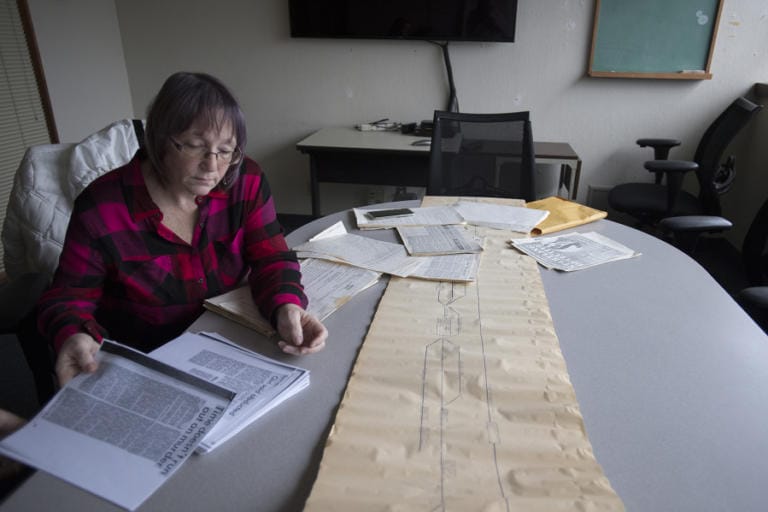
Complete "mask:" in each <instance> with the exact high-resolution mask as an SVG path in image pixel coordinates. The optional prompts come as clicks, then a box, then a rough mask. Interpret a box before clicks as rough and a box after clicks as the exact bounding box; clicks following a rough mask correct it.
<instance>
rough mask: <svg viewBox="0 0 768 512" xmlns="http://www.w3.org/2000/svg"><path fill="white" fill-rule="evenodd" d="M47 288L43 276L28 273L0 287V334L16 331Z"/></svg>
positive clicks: (46, 282)
mask: <svg viewBox="0 0 768 512" xmlns="http://www.w3.org/2000/svg"><path fill="white" fill-rule="evenodd" d="M47 286H48V278H47V276H46V275H45V274H41V273H29V274H23V275H21V276H19V277H18V278H16V279H14V280H12V281H8V282H6V283H3V284H2V285H0V333H4V334H7V333H12V332H15V331H16V327H17V326H18V324H19V322H21V320H22V319H23V318H24V317H25V316H26V315H27V314H28V313H29V312H30V311H32V308H34V306H35V303H36V302H37V299H38V298H39V297H40V295H41V294H42V293H43V291H45V288H46V287H47Z"/></svg>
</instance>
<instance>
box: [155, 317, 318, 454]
mask: <svg viewBox="0 0 768 512" xmlns="http://www.w3.org/2000/svg"><path fill="white" fill-rule="evenodd" d="M150 355H151V356H152V357H153V358H155V359H157V360H158V361H163V362H165V363H167V364H169V365H173V366H175V367H176V368H179V369H180V370H183V371H185V372H187V373H189V374H191V375H195V376H197V377H200V378H203V379H205V380H207V381H210V382H211V383H214V384H216V385H218V386H222V387H224V388H227V389H229V390H231V391H234V392H236V393H237V395H236V396H235V398H234V400H232V404H231V405H230V406H229V408H228V409H227V410H226V411H225V413H224V417H222V418H221V420H220V421H219V422H218V423H217V424H216V426H215V427H214V428H213V429H212V430H211V431H210V432H208V434H207V435H206V436H205V437H204V438H203V440H202V441H201V442H200V444H199V446H198V447H197V451H198V452H201V453H207V452H210V451H211V450H213V449H214V448H216V447H217V446H220V445H221V444H222V443H223V442H224V441H226V440H228V439H230V438H231V437H232V436H234V435H235V434H237V433H238V432H240V431H241V430H243V429H244V428H245V427H247V426H248V425H250V424H251V423H253V422H254V421H256V420H257V419H259V418H261V417H262V416H264V415H265V414H266V413H267V412H269V411H271V410H272V409H274V408H275V407H277V406H278V405H280V404H281V403H282V402H283V401H285V400H286V399H288V398H290V397H292V396H293V395H295V394H296V393H298V392H299V391H301V390H302V389H304V388H306V387H307V386H309V371H308V370H305V369H303V368H299V367H297V366H291V365H288V364H285V363H281V362H279V361H275V360H274V359H270V358H268V357H265V356H262V355H261V354H258V353H256V352H252V351H250V350H246V349H244V348H242V347H240V346H238V345H235V344H234V343H232V342H231V341H229V340H227V339H226V338H224V337H222V336H221V335H218V334H215V333H200V334H194V333H191V332H187V333H184V334H183V335H182V336H180V337H178V338H176V339H175V340H173V341H171V342H169V343H166V344H165V345H163V346H161V347H160V348H158V349H156V350H154V351H153V352H152V353H151V354H150Z"/></svg>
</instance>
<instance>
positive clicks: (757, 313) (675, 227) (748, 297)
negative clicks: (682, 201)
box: [659, 199, 768, 332]
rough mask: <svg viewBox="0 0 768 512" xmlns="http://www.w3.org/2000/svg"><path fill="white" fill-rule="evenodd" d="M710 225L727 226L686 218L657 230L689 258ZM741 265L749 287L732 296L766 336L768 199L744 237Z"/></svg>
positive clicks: (717, 219)
mask: <svg viewBox="0 0 768 512" xmlns="http://www.w3.org/2000/svg"><path fill="white" fill-rule="evenodd" d="M713 224H720V225H723V226H726V225H727V226H730V225H731V223H730V221H728V220H727V219H725V218H723V217H719V216H707V215H690V216H680V217H668V218H666V219H662V220H661V221H660V222H659V227H660V228H661V229H663V230H664V231H665V232H667V233H670V234H671V236H672V242H673V243H674V244H675V245H677V246H678V247H679V248H680V249H682V250H683V251H685V252H687V253H689V254H691V253H693V250H694V249H695V239H696V238H697V237H698V236H699V235H700V234H701V233H704V232H708V231H709V227H710V226H711V225H713ZM692 239H693V243H691V240H692ZM741 263H742V266H743V269H744V274H745V277H746V281H747V283H748V284H749V286H748V287H747V288H744V289H742V290H740V291H739V292H738V293H736V294H735V295H734V298H735V299H736V301H737V302H738V303H739V304H740V305H741V306H742V307H743V308H744V310H745V311H746V312H747V313H749V315H750V316H751V317H752V318H753V319H754V320H755V322H757V323H758V324H759V325H760V326H761V327H762V328H763V330H764V331H766V332H768V199H767V200H766V201H765V202H764V203H763V205H762V206H761V207H760V209H759V210H758V212H757V214H756V215H755V218H754V219H753V220H752V223H751V224H750V226H749V229H748V230H747V234H746V236H745V237H744V242H743V244H742V247H741Z"/></svg>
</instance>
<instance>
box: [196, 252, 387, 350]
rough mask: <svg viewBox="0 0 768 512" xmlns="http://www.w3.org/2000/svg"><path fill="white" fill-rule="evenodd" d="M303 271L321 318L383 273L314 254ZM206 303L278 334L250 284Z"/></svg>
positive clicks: (266, 332)
mask: <svg viewBox="0 0 768 512" xmlns="http://www.w3.org/2000/svg"><path fill="white" fill-rule="evenodd" d="M301 275H302V279H301V281H302V283H303V284H304V292H305V293H306V294H307V298H308V299H309V306H308V307H307V311H309V312H310V313H312V314H313V315H315V316H317V317H318V318H319V319H320V320H323V319H325V318H327V317H328V316H330V315H331V314H332V313H333V312H334V311H336V310H337V309H339V308H340V307H341V306H343V305H344V304H346V303H347V302H348V301H349V300H350V299H351V298H352V297H354V296H355V295H357V294H358V293H360V292H362V291H363V290H366V289H368V288H369V287H371V286H373V285H374V284H375V283H376V282H377V281H378V280H379V278H380V277H381V274H380V273H379V272H374V271H372V270H367V269H364V268H359V267H353V266H351V265H347V264H343V263H334V262H331V261H326V260H320V259H315V258H309V259H305V260H302V261H301ZM204 306H205V308H206V309H209V310H211V311H213V312H215V313H218V314H220V315H222V316H224V317H226V318H229V319H230V320H234V321H235V322H238V323H240V324H243V325H245V326H246V327H250V328H251V329H254V330H255V331H257V332H260V333H261V334H264V335H265V336H272V335H274V334H275V330H274V328H273V327H272V325H271V324H270V323H269V322H268V321H267V320H266V319H265V318H264V317H263V316H262V315H261V313H260V312H259V308H257V307H256V304H255V303H254V302H253V297H252V295H251V290H250V288H249V287H248V286H247V285H245V286H241V287H240V288H235V289H234V290H232V291H229V292H227V293H224V294H222V295H218V296H216V297H212V298H210V299H207V300H206V301H205V303H204Z"/></svg>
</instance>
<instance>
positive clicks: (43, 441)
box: [0, 340, 235, 510]
mask: <svg viewBox="0 0 768 512" xmlns="http://www.w3.org/2000/svg"><path fill="white" fill-rule="evenodd" d="M97 358H98V360H99V369H98V370H97V371H96V373H93V374H80V375H79V376H77V377H75V378H74V379H72V380H71V381H70V382H69V383H67V385H66V386H65V387H64V388H63V389H62V390H61V391H60V392H59V393H57V394H56V395H55V396H54V397H53V399H51V401H50V402H48V404H47V405H46V406H45V408H43V410H42V411H41V412H40V413H39V414H38V415H37V416H35V417H34V418H33V419H32V420H31V421H30V422H29V423H28V424H27V425H26V426H25V427H23V428H22V429H21V430H19V431H17V432H15V433H14V434H12V435H10V436H8V437H6V438H5V439H3V440H2V441H0V452H1V453H3V454H4V455H6V456H8V457H11V458H13V459H16V460H19V461H21V462H23V463H25V464H28V465H30V466H33V467H36V468H38V469H42V470H43V471H46V472H48V473H50V474H52V475H54V476H57V477H59V478H61V479H62V480H66V481H67V482H70V483H72V484H74V485H76V486H78V487H81V488H83V489H85V490H87V491H89V492H91V493H93V494H96V495H97V496H101V497H102V498H104V499H106V500H108V501H111V502H113V503H115V504H117V505H119V506H121V507H123V508H126V509H129V510H134V509H136V508H137V507H138V506H139V505H140V504H141V503H142V502H143V501H144V500H145V499H146V498H148V497H149V496H150V495H151V494H152V493H153V492H154V491H155V490H156V489H157V488H158V487H160V485H162V484H163V482H165V481H166V479H168V478H169V477H170V476H171V475H172V474H173V473H174V472H175V471H176V470H177V469H178V468H179V466H181V464H182V463H183V462H184V461H185V460H186V459H187V457H189V455H191V454H192V453H193V452H194V451H195V449H196V448H197V446H198V444H199V443H200V442H201V441H202V440H203V438H204V437H206V435H208V433H209V432H211V431H212V430H213V429H214V427H215V426H216V425H217V422H218V421H220V420H221V419H222V418H223V417H224V411H225V410H226V408H227V407H228V406H229V404H230V402H231V401H232V399H233V398H234V396H235V393H234V392H233V391H231V390H229V389H226V388H223V387H220V386H217V385H214V384H211V383H210V382H208V381H207V380H204V379H200V378H198V377H195V376H193V375H189V374H187V373H185V372H183V371H179V370H178V369H175V368H173V367H171V366H168V365H166V364H163V363H160V362H158V361H156V360H153V359H152V358H150V357H149V356H147V355H146V354H142V353H140V352H137V351H135V350H132V349H130V348H128V347H125V346H123V345H119V344H116V343H112V342H110V341H107V340H105V341H104V343H103V344H102V346H101V349H100V350H99V352H98V353H97Z"/></svg>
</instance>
